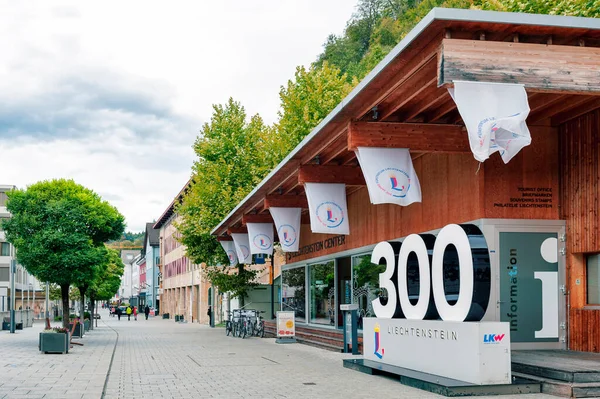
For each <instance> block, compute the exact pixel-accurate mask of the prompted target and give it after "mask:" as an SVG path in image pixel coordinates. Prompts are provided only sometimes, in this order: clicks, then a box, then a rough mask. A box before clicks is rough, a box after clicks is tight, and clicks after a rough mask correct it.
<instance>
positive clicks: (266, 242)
mask: <svg viewBox="0 0 600 399" xmlns="http://www.w3.org/2000/svg"><path fill="white" fill-rule="evenodd" d="M246 226H247V227H248V237H249V238H250V253H251V254H252V255H255V254H266V255H272V254H273V223H246Z"/></svg>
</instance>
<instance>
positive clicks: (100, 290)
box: [88, 248, 125, 328]
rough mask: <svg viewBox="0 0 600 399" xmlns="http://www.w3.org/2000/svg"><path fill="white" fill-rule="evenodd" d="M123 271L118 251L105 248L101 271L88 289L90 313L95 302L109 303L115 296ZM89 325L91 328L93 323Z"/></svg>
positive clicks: (123, 267)
mask: <svg viewBox="0 0 600 399" xmlns="http://www.w3.org/2000/svg"><path fill="white" fill-rule="evenodd" d="M124 270H125V265H124V264H123V261H122V260H121V257H120V256H119V251H117V250H114V249H111V248H107V251H106V258H105V260H104V262H103V264H102V267H101V271H100V273H99V274H98V276H97V277H96V279H95V280H94V281H93V282H92V283H91V284H90V286H89V288H88V295H89V297H90V305H91V307H92V308H91V311H92V313H93V312H94V309H95V308H96V301H109V300H110V299H111V298H112V297H114V296H115V294H116V293H117V291H118V290H119V287H120V285H121V276H122V275H123V271H124ZM91 325H92V328H93V323H91Z"/></svg>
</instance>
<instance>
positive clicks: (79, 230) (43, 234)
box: [2, 179, 125, 327]
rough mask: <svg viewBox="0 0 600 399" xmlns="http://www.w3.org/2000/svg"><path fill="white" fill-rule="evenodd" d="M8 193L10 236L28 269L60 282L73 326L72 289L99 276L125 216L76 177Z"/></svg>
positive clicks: (66, 314)
mask: <svg viewBox="0 0 600 399" xmlns="http://www.w3.org/2000/svg"><path fill="white" fill-rule="evenodd" d="M7 194H8V202H7V204H6V205H7V209H8V211H9V212H10V213H11V214H12V217H11V218H10V219H7V220H5V221H4V222H3V226H2V228H3V229H4V230H5V232H6V238H7V240H8V241H9V242H11V243H12V244H13V245H14V247H15V249H16V256H17V261H18V262H19V263H20V264H21V265H23V267H25V269H26V270H27V271H28V272H29V273H31V274H32V275H34V276H35V277H36V278H37V279H38V280H40V281H43V282H48V283H54V284H58V285H59V286H60V288H61V297H62V304H63V326H65V327H68V324H69V287H70V286H71V285H72V284H74V283H77V282H78V281H79V282H80V281H83V280H86V279H87V280H89V281H93V280H94V279H95V278H96V275H97V273H98V265H100V264H102V263H103V262H104V261H105V254H106V249H105V248H104V243H105V242H107V241H109V240H114V239H116V238H118V237H120V235H121V234H122V233H123V230H124V228H125V225H124V220H125V219H124V217H123V215H121V214H120V213H119V212H118V211H117V209H116V208H115V207H113V206H112V205H110V204H109V203H108V202H106V201H103V200H102V199H101V198H100V196H99V195H98V194H96V193H94V192H93V191H92V190H90V189H87V188H85V187H83V186H81V185H79V184H76V183H75V182H74V181H73V180H66V179H57V180H51V181H42V182H39V183H35V184H33V185H31V186H29V187H28V188H27V189H24V190H13V191H10V192H9V193H7ZM82 311H83V307H82Z"/></svg>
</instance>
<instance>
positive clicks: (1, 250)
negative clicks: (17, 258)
mask: <svg viewBox="0 0 600 399" xmlns="http://www.w3.org/2000/svg"><path fill="white" fill-rule="evenodd" d="M0 256H10V243H8V242H0Z"/></svg>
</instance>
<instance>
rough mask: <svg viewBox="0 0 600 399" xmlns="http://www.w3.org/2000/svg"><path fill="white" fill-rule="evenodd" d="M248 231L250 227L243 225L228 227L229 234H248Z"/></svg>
mask: <svg viewBox="0 0 600 399" xmlns="http://www.w3.org/2000/svg"><path fill="white" fill-rule="evenodd" d="M247 233H248V228H247V227H245V226H243V227H229V228H228V229H227V234H229V235H232V234H247Z"/></svg>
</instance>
